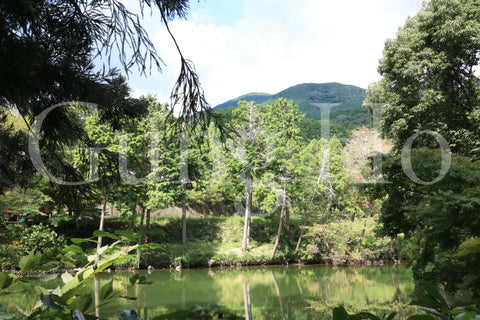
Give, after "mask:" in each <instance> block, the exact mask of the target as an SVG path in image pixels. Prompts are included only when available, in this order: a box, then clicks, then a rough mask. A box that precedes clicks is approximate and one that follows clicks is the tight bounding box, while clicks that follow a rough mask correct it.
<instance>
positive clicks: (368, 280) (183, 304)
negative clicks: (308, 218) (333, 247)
mask: <svg viewBox="0 0 480 320" xmlns="http://www.w3.org/2000/svg"><path fill="white" fill-rule="evenodd" d="M140 273H141V274H142V275H145V276H146V277H147V281H149V282H152V284H149V285H139V284H135V285H131V284H130V278H131V277H132V275H133V273H132V272H112V273H103V274H100V275H98V277H97V278H96V279H95V280H96V281H93V279H92V282H91V283H90V285H89V286H87V287H86V288H85V289H86V290H88V291H89V292H94V291H95V287H97V288H101V286H102V285H104V284H105V283H107V282H108V281H110V280H112V279H113V287H114V290H116V291H117V292H118V293H117V295H116V296H115V298H113V299H112V300H111V301H110V302H109V303H108V304H107V305H104V306H102V307H101V308H100V309H99V310H97V312H99V316H101V317H102V318H107V319H115V320H117V319H118V318H119V316H120V314H121V313H122V311H123V310H135V311H136V312H137V314H138V315H139V316H140V317H141V319H142V320H148V319H153V318H154V317H155V316H157V315H160V314H164V313H168V312H171V311H174V310H177V309H185V308H186V309H189V308H191V307H192V306H194V305H200V306H208V305H211V304H218V305H221V306H223V307H226V308H228V309H230V310H234V311H235V312H236V313H237V314H241V315H243V316H245V318H246V319H247V320H249V319H282V320H283V319H331V314H332V309H333V308H334V307H336V306H338V305H341V304H343V305H344V306H345V308H346V309H347V310H348V311H349V312H354V311H364V310H367V311H371V312H375V313H377V314H382V313H386V312H390V311H397V312H398V313H399V317H398V318H397V319H406V318H407V315H408V314H409V313H411V312H412V310H411V309H410V307H409V306H408V302H409V301H410V297H409V296H410V294H411V293H412V292H413V286H414V285H413V279H412V275H411V271H410V270H409V269H407V268H406V267H403V266H382V267H348V268H346V267H345V268H335V267H325V266H292V265H291V266H268V267H250V268H238V269H237V268H233V269H230V268H225V269H184V270H182V271H181V272H178V271H169V270H159V271H153V272H150V273H149V272H146V271H143V272H140ZM39 281H41V282H43V281H42V280H39ZM57 281H61V280H60V279H58V280H57ZM55 282H56V281H53V283H52V281H49V282H46V283H44V284H43V285H45V286H51V287H52V289H54V288H55V287H56V286H57V285H58V283H55ZM95 282H97V286H95ZM99 291H100V290H97V295H98V292H99ZM34 294H35V293H34V290H31V289H30V290H26V291H16V292H12V293H10V294H7V295H2V297H0V305H2V308H1V309H3V310H5V309H7V310H10V311H13V310H15V309H16V308H17V307H20V308H22V309H24V310H29V309H30V308H31V304H32V301H34V299H35V297H34ZM124 297H130V298H133V297H136V299H135V300H132V299H126V298H124ZM0 315H1V314H0ZM0 318H1V317H0Z"/></svg>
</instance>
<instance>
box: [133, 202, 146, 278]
mask: <svg viewBox="0 0 480 320" xmlns="http://www.w3.org/2000/svg"><path fill="white" fill-rule="evenodd" d="M146 211H147V209H146V208H142V216H141V217H140V225H139V226H138V231H142V230H143V221H144V218H145V214H146ZM138 244H139V245H141V244H142V236H140V237H139V238H138ZM140 258H141V251H140V249H137V263H136V265H135V269H140Z"/></svg>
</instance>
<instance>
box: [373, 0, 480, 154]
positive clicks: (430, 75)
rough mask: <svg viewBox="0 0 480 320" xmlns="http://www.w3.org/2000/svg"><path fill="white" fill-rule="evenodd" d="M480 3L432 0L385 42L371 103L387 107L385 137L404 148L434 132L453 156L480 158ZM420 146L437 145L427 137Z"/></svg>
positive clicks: (458, 0) (397, 146)
mask: <svg viewBox="0 0 480 320" xmlns="http://www.w3.org/2000/svg"><path fill="white" fill-rule="evenodd" d="M479 8H480V2H479V1H478V0H432V1H429V2H426V3H425V4H424V6H423V8H422V10H420V12H419V13H418V14H417V15H416V16H414V17H412V18H410V19H408V20H407V22H406V23H405V25H404V26H403V27H402V28H400V30H399V31H398V33H397V37H396V38H395V39H391V40H388V41H387V42H386V43H385V48H384V51H383V58H382V59H381V61H380V65H379V68H378V70H379V72H380V73H381V74H382V76H383V79H382V80H381V81H380V82H379V83H378V84H377V85H375V86H372V87H371V88H370V89H369V92H368V94H367V100H366V105H371V104H373V103H386V106H385V109H384V117H383V121H384V122H383V128H384V131H383V132H384V133H385V134H387V135H388V136H389V137H391V138H393V139H394V144H395V148H396V149H397V150H400V149H401V147H402V146H403V144H404V143H405V141H406V140H407V139H408V137H410V136H411V135H412V134H413V133H415V132H418V131H421V130H433V131H436V132H438V133H439V134H441V135H442V136H443V137H444V138H445V139H446V140H447V141H448V142H449V144H450V146H451V148H452V150H453V151H454V153H457V154H462V155H467V156H471V157H472V158H474V159H478V147H479V146H478V141H479V139H478V137H479V133H480V131H479V126H478V123H479V122H478V114H479V113H478V108H479V106H480V104H479V93H480V90H479V87H478V78H477V76H476V75H475V73H474V72H473V71H472V70H474V68H475V67H476V66H477V65H478V63H479V58H478V53H479V52H480V40H479V38H478V29H479V27H480V22H479V20H478V16H479V14H480V9H479ZM416 143H417V144H418V145H419V146H422V147H430V148H432V147H433V148H435V147H436V143H437V142H436V141H435V139H431V137H429V136H427V135H424V136H421V137H419V138H418V139H417V141H416Z"/></svg>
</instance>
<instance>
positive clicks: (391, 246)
mask: <svg viewBox="0 0 480 320" xmlns="http://www.w3.org/2000/svg"><path fill="white" fill-rule="evenodd" d="M396 244H397V237H394V238H392V243H391V245H390V254H391V255H392V259H393V255H394V253H395V245H396Z"/></svg>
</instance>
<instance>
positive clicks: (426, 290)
mask: <svg viewBox="0 0 480 320" xmlns="http://www.w3.org/2000/svg"><path fill="white" fill-rule="evenodd" d="M410 304H411V305H414V306H418V307H420V308H421V309H423V310H424V312H425V313H423V314H415V315H412V316H410V317H408V320H435V319H442V320H443V319H445V320H447V319H452V320H453V319H455V320H473V319H480V308H479V301H478V300H473V301H463V302H460V301H458V302H455V303H450V302H448V301H447V300H446V299H445V298H444V296H443V295H442V294H441V293H440V291H439V290H438V288H437V287H436V286H434V285H433V284H431V283H429V282H418V283H417V285H416V290H415V298H414V300H413V301H412V302H410ZM395 316H396V313H391V314H389V315H384V316H381V317H378V316H376V315H373V314H371V313H368V312H360V313H357V314H352V315H349V314H348V313H347V312H346V311H345V309H344V308H343V306H339V307H336V308H335V309H333V320H360V319H372V320H383V319H385V320H393V319H395Z"/></svg>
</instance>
